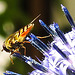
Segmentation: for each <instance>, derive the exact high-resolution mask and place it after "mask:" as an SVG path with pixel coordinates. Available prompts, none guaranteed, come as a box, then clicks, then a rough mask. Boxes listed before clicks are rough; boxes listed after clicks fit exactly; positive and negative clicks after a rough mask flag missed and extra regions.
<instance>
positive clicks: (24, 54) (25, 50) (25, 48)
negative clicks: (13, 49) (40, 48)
mask: <svg viewBox="0 0 75 75" xmlns="http://www.w3.org/2000/svg"><path fill="white" fill-rule="evenodd" d="M22 48H23V49H24V55H26V47H24V46H22Z"/></svg>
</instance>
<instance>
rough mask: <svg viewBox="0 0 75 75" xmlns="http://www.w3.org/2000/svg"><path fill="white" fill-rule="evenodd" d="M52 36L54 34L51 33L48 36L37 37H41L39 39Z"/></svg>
mask: <svg viewBox="0 0 75 75" xmlns="http://www.w3.org/2000/svg"><path fill="white" fill-rule="evenodd" d="M50 36H52V35H51V34H50V35H48V36H43V37H40V36H37V38H39V39H44V38H48V37H50Z"/></svg>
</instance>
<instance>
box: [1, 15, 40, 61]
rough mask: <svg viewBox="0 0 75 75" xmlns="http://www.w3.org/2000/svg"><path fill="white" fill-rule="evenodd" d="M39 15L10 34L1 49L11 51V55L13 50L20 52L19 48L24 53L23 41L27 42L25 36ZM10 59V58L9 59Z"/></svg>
mask: <svg viewBox="0 0 75 75" xmlns="http://www.w3.org/2000/svg"><path fill="white" fill-rule="evenodd" d="M39 16H40V14H39V15H38V16H37V17H36V18H35V19H34V20H33V21H31V23H29V24H28V25H26V26H24V27H23V28H21V29H19V30H18V31H16V32H15V33H13V34H11V35H10V36H9V37H8V38H7V39H6V40H5V41H4V43H3V50H5V51H6V52H9V53H11V55H12V54H13V53H15V52H17V53H20V51H19V49H21V48H23V49H24V54H26V48H25V47H24V46H23V44H24V43H29V42H28V41H25V37H26V36H27V35H28V33H29V32H30V31H31V30H32V28H33V27H34V23H33V22H34V21H35V20H36V19H37V18H38V17H39ZM3 50H2V51H3ZM11 60H12V59H11Z"/></svg>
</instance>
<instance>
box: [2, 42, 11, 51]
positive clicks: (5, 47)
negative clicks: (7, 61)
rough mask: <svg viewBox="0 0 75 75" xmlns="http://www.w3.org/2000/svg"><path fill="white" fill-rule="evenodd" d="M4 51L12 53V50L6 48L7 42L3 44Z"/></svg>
mask: <svg viewBox="0 0 75 75" xmlns="http://www.w3.org/2000/svg"><path fill="white" fill-rule="evenodd" d="M3 49H4V50H5V51H6V52H10V50H9V49H7V48H6V46H5V42H4V43H3Z"/></svg>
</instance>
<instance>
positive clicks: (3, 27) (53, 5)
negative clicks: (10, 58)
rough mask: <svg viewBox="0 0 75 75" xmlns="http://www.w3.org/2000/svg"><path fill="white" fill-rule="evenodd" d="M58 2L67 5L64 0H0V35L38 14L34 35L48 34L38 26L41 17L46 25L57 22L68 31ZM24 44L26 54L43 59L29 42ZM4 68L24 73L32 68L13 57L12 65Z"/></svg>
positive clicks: (7, 32)
mask: <svg viewBox="0 0 75 75" xmlns="http://www.w3.org/2000/svg"><path fill="white" fill-rule="evenodd" d="M60 4H63V5H65V6H66V7H67V2H66V3H65V2H64V0H0V35H1V36H3V37H4V38H6V37H7V36H9V35H10V34H12V33H14V32H15V31H17V30H18V29H20V28H21V27H23V26H25V25H27V24H29V23H30V22H31V21H32V20H33V19H34V18H35V17H36V16H37V15H39V14H41V16H40V17H39V18H38V19H37V20H36V21H35V22H34V24H35V26H34V28H33V30H32V31H31V32H32V33H33V34H35V35H36V36H47V35H48V34H47V33H46V32H45V30H44V29H43V28H42V27H41V26H40V24H39V22H38V20H39V19H42V20H43V21H44V22H45V23H46V24H47V25H49V24H51V23H53V22H57V23H58V24H59V26H60V29H61V30H62V31H63V32H64V33H65V32H68V31H69V30H71V28H70V25H68V24H69V23H68V21H67V20H66V18H65V16H64V13H63V12H62V10H61V6H60ZM70 12H71V11H70ZM41 40H42V41H43V42H44V43H45V44H47V42H48V41H50V42H51V41H52V38H51V37H50V38H47V39H41ZM25 46H26V50H27V51H26V55H27V56H31V57H32V58H33V59H35V60H36V61H38V60H37V59H36V57H35V56H37V57H38V58H39V59H40V60H43V59H44V56H43V55H42V54H41V53H40V52H39V51H38V50H36V49H35V48H34V47H32V46H31V45H30V44H25ZM6 70H11V71H14V72H17V73H20V74H23V75H25V74H27V73H28V72H31V71H32V70H33V69H32V68H31V67H30V66H29V65H28V64H26V63H24V62H23V61H21V60H19V59H17V58H15V59H14V65H12V64H11V62H10V64H9V66H8V67H7V68H6Z"/></svg>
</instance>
